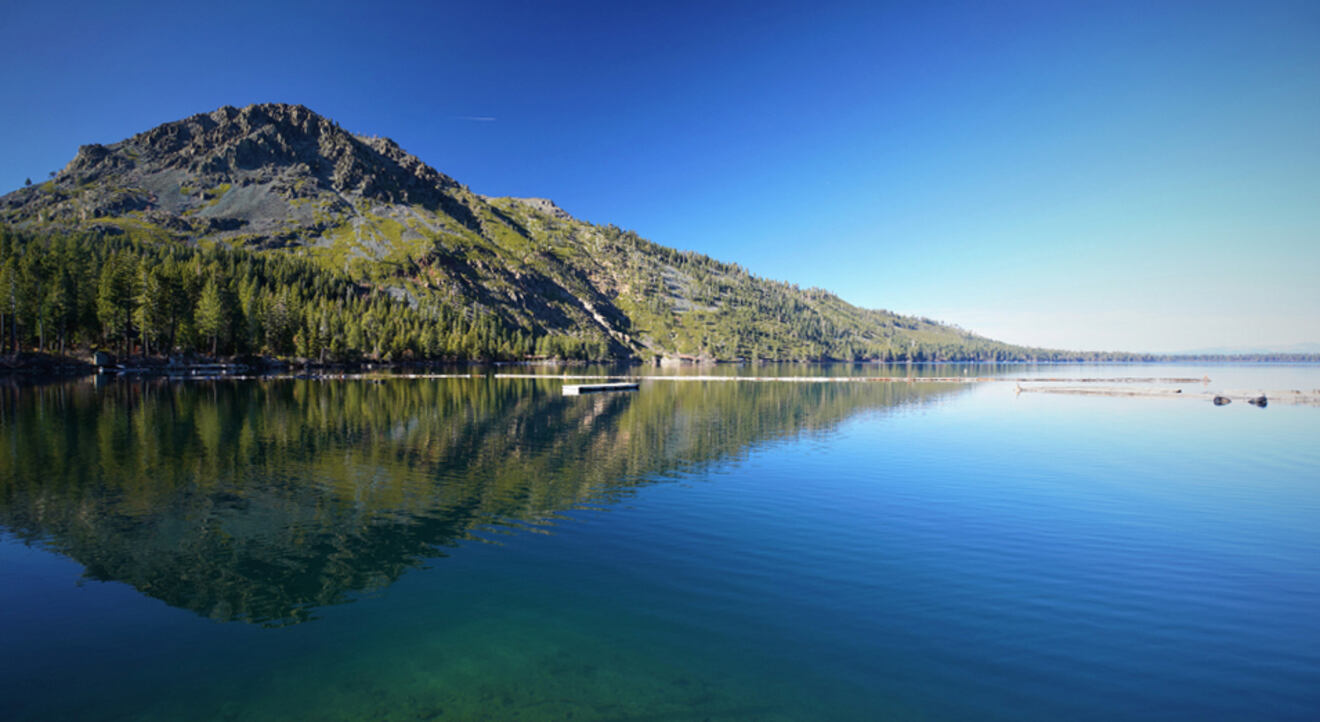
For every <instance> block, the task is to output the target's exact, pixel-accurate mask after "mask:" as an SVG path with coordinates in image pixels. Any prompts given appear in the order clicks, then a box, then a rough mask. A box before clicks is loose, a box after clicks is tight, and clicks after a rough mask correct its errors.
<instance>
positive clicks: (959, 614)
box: [0, 367, 1320, 720]
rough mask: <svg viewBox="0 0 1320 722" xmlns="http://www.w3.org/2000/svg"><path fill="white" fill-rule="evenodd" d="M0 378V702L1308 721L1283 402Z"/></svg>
mask: <svg viewBox="0 0 1320 722" xmlns="http://www.w3.org/2000/svg"><path fill="white" fill-rule="evenodd" d="M1197 368H1198V369H1199V368H1200V367H1197ZM1206 369H1208V370H1209V372H1210V373H1209V375H1211V376H1215V377H1216V378H1217V379H1227V381H1218V380H1217V381H1216V382H1215V383H1225V384H1228V387H1232V388H1243V387H1248V386H1249V387H1253V388H1255V387H1260V388H1271V389H1273V388H1294V387H1297V388H1316V387H1320V368H1316V367H1286V368H1282V369H1280V368H1269V367H1264V368H1262V367H1234V368H1228V369H1218V370H1216V369H1215V368H1214V367H1206ZM1091 370H1092V371H1094V370H1095V369H1091ZM1195 370H1196V369H1186V370H1180V371H1186V372H1187V373H1191V372H1193V371H1195ZM1054 371H1055V370H1050V372H1049V373H1053V372H1054ZM1105 371H1106V375H1137V376H1146V375H1156V374H1150V373H1147V371H1148V369H1136V370H1134V369H1133V368H1131V367H1116V368H1110V369H1105ZM1201 372H1202V373H1204V372H1205V369H1202V371H1201ZM864 373H865V372H864ZM1013 373H1019V371H1016V370H1015V371H1013ZM1078 373H1079V374H1084V373H1085V371H1078ZM1158 375H1166V370H1165V369H1160V370H1159V373H1158ZM1167 375H1174V374H1173V373H1168V374H1167ZM1195 375H1196V376H1200V375H1201V373H1196V374H1195ZM1230 382H1231V383H1230ZM4 393H5V395H4V397H3V406H0V529H3V532H0V609H2V610H3V615H2V616H0V648H3V652H4V653H3V655H0V718H2V719H6V720H61V719H68V720H83V719H97V720H100V719H106V720H130V719H132V720H176V719H207V720H210V719H224V720H276V719H316V720H320V719H344V720H350V719H391V720H393V719H399V720H405V719H407V720H412V719H438V720H445V719H493V720H494V719H500V720H502V719H519V720H539V719H547V720H549V719H573V720H689V719H690V720H706V719H710V720H817V719H829V720H878V719H894V720H944V719H978V720H981V719H1003V720H1059V719H1076V720H1089V719H1095V720H1100V719H1105V720H1110V719H1136V720H1145V719H1150V720H1170V719H1188V720H1207V719H1223V720H1242V719H1252V720H1312V719H1317V718H1320V614H1317V610H1320V444H1317V439H1320V408H1316V407H1306V406H1286V405H1279V404H1274V405H1271V406H1270V407H1268V408H1266V409H1257V408H1254V407H1250V406H1247V405H1245V404H1241V403H1235V404H1232V405H1230V406H1227V407H1221V408H1216V407H1212V406H1210V405H1209V404H1208V403H1202V402H1199V401H1193V400H1190V399H1165V398H1153V399H1147V398H1108V397H1091V396H1059V395H1048V394H1022V395H1020V396H1019V395H1015V394H1014V393H1013V391H1012V385H1011V384H1007V385H1006V384H982V385H940V386H931V385H922V384H916V385H913V386H912V387H909V386H907V385H905V384H898V385H893V384H789V383H783V384H753V385H747V384H733V383H718V382H655V383H651V384H647V385H645V386H644V387H643V389H642V390H641V391H640V392H639V393H636V394H628V395H610V396H608V397H607V396H586V397H573V398H562V397H560V396H559V395H558V384H557V383H555V382H553V381H496V380H490V379H484V380H483V379H475V380H465V379H457V380H445V381H405V380H391V381H387V382H385V383H382V384H364V383H361V382H306V381H296V382H295V381H282V382H273V381H272V382H244V383H230V384H215V385H208V384H194V385H191V386H189V385H177V384H176V385H169V384H151V383H132V384H129V383H125V384H113V385H108V386H102V387H100V388H95V387H93V386H92V385H90V384H86V383H81V384H73V385H64V386H52V387H39V388H25V389H18V390H13V389H10V390H7V391H5V392H4Z"/></svg>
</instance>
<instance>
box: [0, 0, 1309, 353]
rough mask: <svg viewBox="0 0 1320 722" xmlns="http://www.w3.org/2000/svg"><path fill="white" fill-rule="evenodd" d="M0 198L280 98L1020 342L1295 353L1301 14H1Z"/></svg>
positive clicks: (936, 6)
mask: <svg viewBox="0 0 1320 722" xmlns="http://www.w3.org/2000/svg"><path fill="white" fill-rule="evenodd" d="M0 60H2V61H3V67H4V68H5V69H6V71H5V80H4V83H3V89H4V95H5V102H4V103H3V105H2V106H0V138H4V139H5V140H4V141H3V142H2V143H0V192H5V191H8V190H12V189H14V188H17V187H18V186H20V185H21V184H22V183H23V181H24V179H25V178H29V177H30V178H32V179H33V180H34V181H37V180H39V179H43V178H45V176H46V173H47V172H48V171H51V170H55V169H57V168H60V167H62V166H63V165H64V164H65V163H67V162H68V160H69V159H70V158H72V157H73V154H74V153H75V152H76V150H77V147H78V146H79V145H80V144H83V143H91V142H101V143H108V142H113V141H116V140H119V139H122V138H124V137H127V136H129V135H132V134H134V133H136V132H140V131H143V130H146V129H148V128H150V127H152V126H154V125H157V124H159V123H161V122H164V121H167V120H174V119H178V118H182V117H185V116H188V115H191V114H193V113H198V112H204V111H209V110H211V109H214V108H216V107H219V106H221V105H226V104H228V105H240V106H241V105H245V104H248V103H252V102H264V101H283V102H294V103H302V104H304V105H307V106H309V107H311V108H312V109H313V110H316V111H318V112H320V113H322V114H324V115H327V116H329V117H332V118H334V119H335V120H337V121H339V122H340V124H341V125H343V126H344V127H345V128H348V129H350V130H353V131H355V132H358V133H364V134H372V135H385V136H389V137H391V138H394V139H395V140H397V141H398V142H399V143H400V144H401V145H402V146H403V147H404V148H406V149H407V150H409V151H411V152H412V153H414V154H416V155H417V156H419V157H420V158H422V159H423V160H424V161H426V162H427V163H429V164H431V165H433V166H435V167H436V168H437V169H439V170H440V171H442V172H444V173H447V174H449V175H451V176H453V177H455V178H457V179H458V180H459V181H461V182H463V183H466V184H467V185H468V186H470V187H471V188H472V189H473V190H475V191H477V192H480V193H486V194H489V195H522V196H543V197H549V198H552V199H554V200H555V201H556V202H558V203H559V204H560V205H561V206H562V207H564V208H565V209H566V210H568V211H569V212H570V213H573V214H574V215H576V216H578V217H579V218H583V219H586V220H590V221H594V222H598V223H615V224H617V225H619V226H622V227H625V228H631V229H633V230H636V231H637V232H638V233H640V234H641V235H642V236H644V237H647V238H650V239H652V240H654V241H656V242H658V243H662V244H665V245H669V246H675V247H678V248H683V249H693V250H696V251H699V252H702V253H707V254H710V255H712V256H715V257H717V258H720V259H723V260H728V261H735V262H738V263H740V264H742V265H743V266H745V267H746V268H748V269H750V270H751V271H753V272H755V273H758V274H760V275H763V276H768V277H771V278H777V279H783V280H788V281H791V282H794V283H798V284H800V285H802V286H820V287H823V288H828V289H830V290H833V291H835V292H837V293H839V294H840V295H841V296H842V297H843V298H845V299H847V300H849V301H851V302H853V303H856V304H859V305H864V306H871V307H878V308H889V309H893V310H897V311H901V312H905V313H915V314H919V315H924V316H928V317H931V318H936V319H939V320H943V321H947V322H951V323H957V324H959V325H961V326H963V327H965V328H969V329H972V330H975V331H978V332H981V333H985V334H987V335H990V336H993V337H996V338H1001V339H1004V340H1008V341H1013V342H1019V343H1028V344H1036V345H1042V346H1052V347H1065V348H1083V349H1123V350H1152V351H1176V350H1182V349H1192V348H1202V347H1224V346H1230V347H1259V346H1287V345H1291V344H1299V343H1308V342H1311V343H1313V342H1320V282H1317V278H1318V277H1320V274H1318V273H1317V271H1318V270H1320V3H1316V2H1297V3H1277V2H1240V3H1214V2H1188V3H1179V2H1152V1H1150V0H1146V1H1144V2H1133V3H1127V2H1094V3H1091V2H1076V3H1070V2H1042V3H1019V2H966V3H941V2H929V3H926V2H922V3H913V2H895V3H882V2H863V3H835V2H828V1H825V2H803V3H774V2H755V3H681V2H663V3H645V2H613V3H552V2H523V3H501V2H480V3H473V2H462V3H446V2H434V3H398V4H392V3H388V2H377V3H372V4H366V3H334V2H318V3H306V4H301V5H300V4H297V3H273V2H264V3H243V2H229V3H221V4H215V3H197V4H193V3H131V2H115V3H103V2H96V3H66V2H58V1H51V2H42V3H21V4H13V3H11V4H10V5H9V6H8V7H6V9H5V10H4V11H3V22H0Z"/></svg>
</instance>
